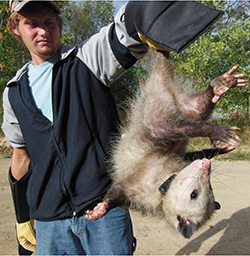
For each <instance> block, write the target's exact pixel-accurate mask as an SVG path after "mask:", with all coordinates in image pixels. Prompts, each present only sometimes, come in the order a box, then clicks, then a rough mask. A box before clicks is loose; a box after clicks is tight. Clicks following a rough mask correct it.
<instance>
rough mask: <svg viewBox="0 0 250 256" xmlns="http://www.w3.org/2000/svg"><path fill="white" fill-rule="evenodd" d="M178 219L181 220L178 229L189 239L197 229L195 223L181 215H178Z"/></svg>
mask: <svg viewBox="0 0 250 256" xmlns="http://www.w3.org/2000/svg"><path fill="white" fill-rule="evenodd" d="M177 220H178V221H179V223H178V226H177V228H178V231H179V232H180V234H181V235H182V236H183V237H185V238H188V239H189V238H190V237H191V236H192V235H193V233H194V231H195V224H194V223H193V222H192V221H190V220H188V219H187V218H183V217H181V216H177Z"/></svg>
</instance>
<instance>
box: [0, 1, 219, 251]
mask: <svg viewBox="0 0 250 256" xmlns="http://www.w3.org/2000/svg"><path fill="white" fill-rule="evenodd" d="M10 6H11V12H12V14H11V17H10V19H9V27H10V28H11V30H12V31H13V33H14V34H15V36H16V37H17V38H19V40H21V41H22V42H23V43H24V44H25V46H26V47H27V48H28V50H29V52H30V55H31V59H32V61H31V62H30V63H27V64H26V65H25V66H24V67H23V68H21V69H20V70H19V71H18V72H17V74H16V76H15V77H14V78H13V79H12V80H11V81H9V83H8V86H7V88H6V89H5V91H4V96H3V101H4V103H3V104H4V122H3V125H2V129H3V131H4V132H5V135H6V137H7V138H8V139H9V140H10V142H11V145H12V146H13V148H14V152H13V157H12V162H11V168H10V183H11V188H12V193H13V201H14V205H15V210H16V216H17V222H18V223H17V233H18V237H19V242H21V243H22V245H23V246H24V247H25V248H26V249H30V248H31V247H32V245H31V244H32V242H31V243H29V241H28V240H29V239H27V233H28V236H29V237H30V233H29V232H28V231H27V230H30V228H31V227H32V226H31V222H30V221H29V220H30V219H35V220H36V239H37V245H36V253H37V254H48V255H49V254H124V255H126V254H132V253H133V250H134V249H133V240H134V238H133V231H132V224H131V220H130V216H129V213H128V211H126V210H124V209H120V208H115V209H113V210H111V211H110V212H109V213H108V214H107V215H106V216H105V217H104V218H102V219H100V220H98V221H96V222H91V221H88V220H86V219H84V218H83V216H84V213H85V211H86V210H87V209H92V208H93V207H94V206H95V205H96V204H97V203H98V202H101V200H102V199H103V197H104V195H105V194H106V192H107V190H108V188H109V186H110V184H111V180H110V178H109V176H108V174H107V169H108V168H109V167H108V164H107V163H108V158H109V149H110V142H111V140H112V138H114V137H115V136H117V134H118V123H119V118H118V115H117V112H116V108H115V103H114V100H113V97H112V95H111V93H110V91H109V88H108V86H109V85H110V83H112V82H113V81H114V80H115V79H117V78H118V77H120V76H121V75H122V74H123V73H124V72H125V71H126V70H127V69H128V68H129V67H131V66H132V65H133V64H134V63H136V61H137V60H138V59H140V58H142V57H143V56H144V55H145V54H146V53H147V51H148V44H149V45H151V46H152V47H154V48H156V49H161V50H167V49H168V50H174V51H176V52H180V51H182V50H183V49H185V48H186V47H187V46H188V45H189V44H190V43H192V42H193V41H194V39H196V38H197V37H198V36H199V35H200V34H201V33H202V32H204V31H205V29H206V28H207V27H209V26H210V25H211V24H212V23H213V22H214V21H215V20H216V19H217V18H218V17H220V16H221V14H222V13H221V12H218V11H215V10H213V9H210V8H207V7H204V6H203V5H200V4H198V5H196V3H194V4H193V3H192V2H190V3H188V2H187V3H185V2H182V3H181V2H180V3H174V2H155V3H154V2H145V3H136V2H130V3H129V4H128V5H125V6H123V7H122V8H121V10H120V11H119V13H118V14H117V15H116V17H115V21H114V23H112V24H110V25H109V26H107V27H104V28H102V29H101V30H100V32H99V33H98V34H96V35H94V36H92V37H91V38H90V39H89V40H87V41H85V42H83V43H82V44H80V45H77V46H75V47H67V46H65V45H62V44H61V42H60V37H61V28H62V23H61V18H60V9H59V8H58V6H57V5H56V3H55V2H54V1H31V0H25V1H18V0H12V1H10ZM170 7H171V8H170ZM180 8H182V9H180ZM196 8H198V9H196ZM163 10H164V12H162V11H163ZM169 10H170V11H169ZM173 10H174V11H173ZM180 10H183V11H182V12H180ZM197 10H198V12H197ZM190 11H191V12H190ZM192 11H193V12H195V14H196V15H192ZM207 11H208V13H209V15H205V13H206V12H207ZM176 12H180V13H181V15H180V17H182V18H181V19H179V18H178V20H177V21H176V20H175V19H173V18H174V17H175V16H176ZM162 13H163V15H162ZM187 16H188V17H189V19H190V24H193V27H192V30H190V28H189V27H190V26H189V25H190V24H188V22H187V19H186V17H187ZM194 17H195V18H196V19H198V20H199V18H200V17H204V18H202V20H199V22H197V20H195V19H194ZM191 20H192V21H191ZM157 21H161V22H158V23H159V24H158V25H157ZM184 23H185V24H184ZM161 24H163V25H164V26H163V25H161ZM165 24H167V25H169V28H168V29H166V31H167V33H166V36H163V37H162V33H163V31H164V30H162V29H163V28H165V27H167V25H165ZM173 24H174V29H173V26H172V25H173ZM196 25H197V26H198V27H197V28H195V26H196ZM162 26H163V27H162ZM151 28H154V30H153V31H152V29H151ZM175 30H177V31H178V30H179V31H182V32H183V35H185V36H184V40H183V39H182V37H183V36H181V37H178V35H179V33H175ZM138 32H139V35H138ZM162 38H163V39H162ZM164 38H165V39H164ZM26 190H27V191H26ZM26 194H27V198H26ZM20 233H21V235H20ZM31 240H33V244H34V238H32V239H31ZM30 246H31V247H30ZM33 248H34V247H33Z"/></svg>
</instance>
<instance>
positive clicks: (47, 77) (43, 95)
mask: <svg viewBox="0 0 250 256" xmlns="http://www.w3.org/2000/svg"><path fill="white" fill-rule="evenodd" d="M59 56H60V54H57V55H56V56H54V57H53V58H52V59H50V60H49V61H46V62H44V63H42V64H40V65H38V66H34V65H33V64H32V63H30V64H29V65H28V79H29V86H30V88H31V92H32V95H33V98H34V100H35V103H36V106H37V108H38V109H39V110H40V111H41V112H42V114H43V115H44V116H46V117H47V118H48V119H49V120H50V121H51V122H53V111H52V70H53V66H54V64H55V63H56V62H57V60H58V59H59Z"/></svg>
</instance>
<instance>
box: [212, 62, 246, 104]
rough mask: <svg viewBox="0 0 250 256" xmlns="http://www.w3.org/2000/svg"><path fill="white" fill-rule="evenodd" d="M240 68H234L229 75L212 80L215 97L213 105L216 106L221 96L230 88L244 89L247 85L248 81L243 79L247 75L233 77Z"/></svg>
mask: <svg viewBox="0 0 250 256" xmlns="http://www.w3.org/2000/svg"><path fill="white" fill-rule="evenodd" d="M238 68H239V65H237V66H234V67H232V68H231V69H230V70H229V71H228V72H227V73H225V74H223V75H222V76H219V77H217V78H215V79H214V80H212V82H211V84H210V85H211V86H212V87H213V93H214V97H213V99H212V103H214V104H216V103H217V102H218V101H219V99H220V98H221V96H222V95H223V94H224V93H225V92H226V91H227V90H229V89H230V88H233V87H244V86H246V85H247V82H248V81H247V80H245V79H242V78H244V77H245V76H246V75H245V74H238V75H233V73H234V72H235V71H236V70H237V69H238Z"/></svg>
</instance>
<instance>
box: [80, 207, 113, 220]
mask: <svg viewBox="0 0 250 256" xmlns="http://www.w3.org/2000/svg"><path fill="white" fill-rule="evenodd" d="M108 209H109V205H108V203H107V202H101V203H99V204H98V205H97V206H96V207H95V208H94V209H93V210H87V211H86V212H85V216H84V219H87V220H91V221H95V220H98V219H100V218H102V217H103V216H105V215H106V214H107V212H108Z"/></svg>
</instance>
